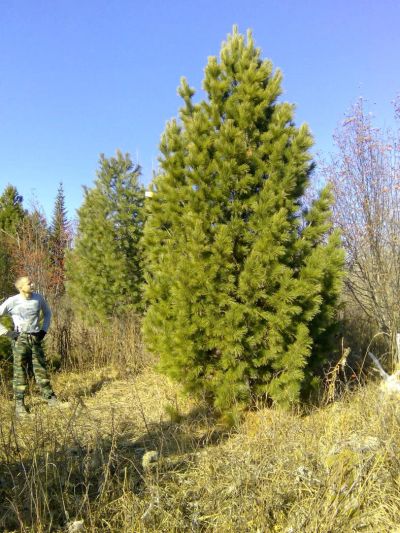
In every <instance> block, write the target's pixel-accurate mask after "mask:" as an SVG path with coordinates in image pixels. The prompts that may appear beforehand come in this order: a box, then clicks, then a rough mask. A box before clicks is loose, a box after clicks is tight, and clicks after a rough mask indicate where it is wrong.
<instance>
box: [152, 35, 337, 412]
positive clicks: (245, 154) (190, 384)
mask: <svg viewBox="0 0 400 533" xmlns="http://www.w3.org/2000/svg"><path fill="white" fill-rule="evenodd" d="M281 78H282V76H281V73H280V71H279V70H275V71H273V67H272V64H271V62H270V61H267V60H262V59H261V53H260V50H259V49H257V48H255V46H254V43H253V39H252V35H251V33H250V32H249V33H248V36H247V41H246V39H245V38H244V37H243V36H241V35H240V34H239V33H238V32H237V29H236V28H234V31H233V34H232V35H231V36H228V40H227V42H226V43H224V44H223V46H222V50H221V53H220V60H219V61H218V60H217V58H215V57H211V58H209V61H208V64H207V66H206V69H205V78H204V83H203V88H204V90H205V91H206V93H207V99H206V100H203V101H200V102H199V103H194V102H193V95H194V90H193V89H191V88H190V87H189V85H188V83H187V82H186V80H185V79H183V80H182V82H181V85H180V88H179V94H180V96H181V97H182V99H183V102H184V105H183V107H182V108H181V110H180V117H179V120H172V121H171V122H170V123H169V124H168V125H167V127H166V130H165V132H164V134H163V137H162V140H161V145H160V149H161V156H160V172H159V174H158V176H156V177H155V179H154V181H153V185H152V187H153V191H154V195H153V197H152V198H149V199H148V219H147V222H146V227H145V240H144V243H145V250H146V263H147V274H146V276H147V282H148V283H147V289H146V295H147V299H148V303H149V306H148V311H147V314H146V317H145V322H144V332H145V338H146V342H147V345H148V347H149V348H150V349H151V350H152V351H153V352H155V353H157V354H159V355H160V368H161V369H162V370H163V371H164V372H166V373H167V374H168V375H169V376H171V377H173V378H175V379H177V380H179V381H181V382H182V383H183V384H184V385H185V387H186V389H187V390H188V391H193V392H196V393H198V394H201V395H203V396H205V397H208V398H209V399H210V401H212V402H213V403H214V405H215V407H216V408H217V409H220V410H221V411H227V410H229V409H232V408H234V407H235V406H236V407H235V408H241V406H244V405H248V403H249V402H250V401H251V398H252V397H253V396H254V395H256V396H263V397H264V398H265V397H269V398H270V399H272V400H273V401H275V402H278V403H280V404H283V405H288V404H291V403H292V402H295V401H297V400H298V398H299V395H300V391H301V388H302V386H303V385H304V384H305V382H306V377H307V374H308V372H309V371H310V370H309V369H310V365H311V366H313V367H314V366H315V364H316V362H317V361H318V362H319V363H320V362H321V361H322V360H323V359H324V355H323V353H322V351H323V350H321V342H320V340H321V338H322V336H323V334H324V332H326V331H327V330H328V329H329V327H330V325H331V323H332V320H333V318H334V317H333V311H334V308H335V304H336V300H337V297H338V293H339V291H340V286H341V276H342V268H343V252H342V250H341V245H340V239H339V237H338V235H337V234H336V233H334V232H331V231H330V228H331V223H330V207H329V206H330V202H331V200H332V199H331V193H330V191H329V190H325V191H323V192H322V194H321V196H320V197H319V199H317V200H316V201H315V202H314V203H313V205H312V206H311V207H310V209H309V210H308V211H307V210H305V209H303V208H302V205H303V200H302V198H303V194H304V192H305V189H306V187H307V185H308V183H309V180H310V176H311V173H312V170H313V163H312V161H311V155H310V152H309V149H310V147H311V146H312V138H311V135H310V133H309V130H308V128H307V126H306V125H302V126H300V127H299V128H297V127H296V126H295V125H294V122H293V113H294V109H293V106H292V105H290V104H288V103H286V102H278V97H279V95H280V93H281ZM322 348H323V347H322Z"/></svg>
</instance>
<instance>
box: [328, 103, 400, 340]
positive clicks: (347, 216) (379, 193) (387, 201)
mask: <svg viewBox="0 0 400 533" xmlns="http://www.w3.org/2000/svg"><path fill="white" fill-rule="evenodd" d="M399 114H400V100H398V101H397V102H396V103H395V117H396V118H399ZM335 144H336V147H337V153H336V155H335V156H334V157H333V159H332V161H331V163H330V164H328V165H326V166H325V168H324V173H325V177H326V178H327V179H328V180H329V181H330V182H331V183H332V185H333V189H334V192H335V196H336V201H335V205H334V220H335V222H336V224H337V225H338V226H339V227H340V229H341V231H342V235H343V240H344V245H345V247H346V250H347V262H348V267H349V276H348V278H347V287H348V289H349V292H350V294H351V296H352V298H353V299H354V300H355V302H356V303H357V305H358V306H359V308H360V309H362V310H363V312H364V313H365V314H366V315H367V317H369V318H370V319H371V320H372V321H373V322H374V323H375V324H376V326H377V327H378V328H379V329H380V330H381V331H384V332H386V333H388V334H389V336H390V337H391V338H392V339H393V340H394V338H395V334H396V332H397V331H399V329H400V306H399V295H400V135H399V130H396V129H395V128H392V129H390V130H387V131H383V130H381V129H379V128H376V127H374V124H373V121H372V117H371V115H370V114H368V113H366V112H365V109H364V104H363V100H362V99H360V100H359V101H358V102H357V103H356V104H355V105H354V106H353V108H352V109H351V112H350V113H349V114H348V115H347V117H346V119H345V120H344V122H343V124H342V126H341V127H340V128H339V129H338V130H337V132H336V134H335Z"/></svg>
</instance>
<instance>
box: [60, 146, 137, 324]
mask: <svg viewBox="0 0 400 533" xmlns="http://www.w3.org/2000/svg"><path fill="white" fill-rule="evenodd" d="M139 176H140V167H139V166H138V165H134V164H133V163H132V160H131V158H130V156H129V154H126V155H123V154H122V153H121V152H119V151H118V152H117V154H116V157H111V158H109V159H107V158H105V157H104V156H103V155H102V156H101V157H100V168H99V171H98V173H97V179H96V182H95V186H94V187H93V188H92V189H88V188H86V189H85V199H84V202H83V205H82V207H81V208H80V209H79V210H78V230H77V236H76V240H75V246H74V249H73V250H72V251H71V253H70V254H69V256H68V258H67V279H68V282H67V292H68V293H69V294H70V295H71V297H72V300H73V302H74V304H75V307H76V308H77V310H78V311H80V312H81V313H82V314H83V315H84V316H85V317H86V318H90V319H92V320H104V319H105V318H107V317H109V316H112V315H120V314H122V313H124V312H125V311H129V310H138V309H140V307H141V299H142V267H141V253H140V244H139V241H140V239H141V236H142V232H143V223H144V210H143V203H144V189H143V187H142V186H140V185H139V181H138V180H139Z"/></svg>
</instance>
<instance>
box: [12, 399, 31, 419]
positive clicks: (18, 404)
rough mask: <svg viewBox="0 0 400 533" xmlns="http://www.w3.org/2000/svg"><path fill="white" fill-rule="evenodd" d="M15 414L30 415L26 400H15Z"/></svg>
mask: <svg viewBox="0 0 400 533" xmlns="http://www.w3.org/2000/svg"><path fill="white" fill-rule="evenodd" d="M15 414H16V415H17V416H20V417H24V416H29V411H28V409H27V408H26V406H25V403H24V400H15Z"/></svg>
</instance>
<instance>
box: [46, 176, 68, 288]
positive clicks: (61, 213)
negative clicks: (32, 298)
mask: <svg viewBox="0 0 400 533" xmlns="http://www.w3.org/2000/svg"><path fill="white" fill-rule="evenodd" d="M70 242H71V224H70V222H69V220H68V217H67V209H66V207H65V195H64V188H63V185H62V183H60V185H59V187H58V191H57V196H56V201H55V204H54V211H53V218H52V221H51V225H50V258H51V270H52V289H53V292H54V295H55V296H56V297H59V296H61V295H62V294H63V293H64V289H65V287H64V283H65V253H66V250H67V248H68V247H69V245H70Z"/></svg>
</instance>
